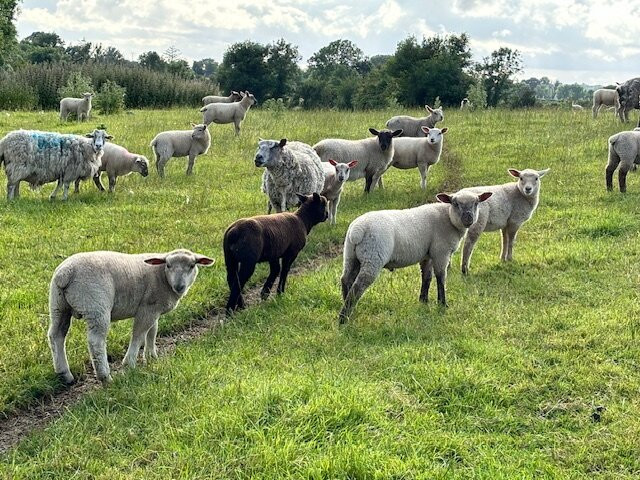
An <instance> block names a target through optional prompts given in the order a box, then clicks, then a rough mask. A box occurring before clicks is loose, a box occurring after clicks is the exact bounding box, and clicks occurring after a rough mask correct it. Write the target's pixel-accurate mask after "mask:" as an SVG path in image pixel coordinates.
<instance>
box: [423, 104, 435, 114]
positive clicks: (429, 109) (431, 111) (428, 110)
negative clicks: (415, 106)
mask: <svg viewBox="0 0 640 480" xmlns="http://www.w3.org/2000/svg"><path fill="white" fill-rule="evenodd" d="M424 108H426V109H427V112H429V113H433V108H431V107H430V106H429V105H425V106H424Z"/></svg>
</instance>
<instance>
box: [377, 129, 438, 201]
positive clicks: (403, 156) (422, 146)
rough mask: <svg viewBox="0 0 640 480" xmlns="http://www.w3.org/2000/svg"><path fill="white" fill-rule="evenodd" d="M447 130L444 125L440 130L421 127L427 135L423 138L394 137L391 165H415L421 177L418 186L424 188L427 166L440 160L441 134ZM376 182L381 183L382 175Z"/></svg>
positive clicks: (406, 167) (399, 166) (403, 166)
mask: <svg viewBox="0 0 640 480" xmlns="http://www.w3.org/2000/svg"><path fill="white" fill-rule="evenodd" d="M448 130H449V129H448V128H446V127H445V128H443V129H442V130H440V129H439V128H427V127H422V131H423V132H424V133H425V134H426V135H427V136H426V137H425V138H413V137H400V138H397V139H395V140H394V142H393V148H394V150H393V161H392V162H391V166H392V167H395V168H399V169H401V170H406V169H409V168H416V167H417V168H418V170H419V171H420V177H421V181H420V187H421V188H422V189H423V190H425V189H426V188H427V173H428V172H429V167H431V166H432V165H435V164H436V163H438V162H439V161H440V154H441V153H442V144H443V142H444V136H443V135H444V134H445V133H447V131H448ZM378 183H379V184H381V183H382V177H380V181H379V182H378Z"/></svg>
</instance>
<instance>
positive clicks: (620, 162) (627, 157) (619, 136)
mask: <svg viewBox="0 0 640 480" xmlns="http://www.w3.org/2000/svg"><path fill="white" fill-rule="evenodd" d="M639 127H640V121H639V122H638V127H636V128H634V129H633V130H631V131H627V132H620V133H616V134H615V135H611V136H610V137H609V162H608V163H607V168H606V170H605V181H606V184H607V190H609V191H611V190H613V173H614V172H615V171H616V168H618V166H620V170H618V183H619V184H620V192H622V193H625V192H626V191H627V173H629V171H630V170H635V169H636V167H637V165H638V164H639V163H640V128H639Z"/></svg>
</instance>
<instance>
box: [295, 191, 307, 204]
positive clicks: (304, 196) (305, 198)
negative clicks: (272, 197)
mask: <svg viewBox="0 0 640 480" xmlns="http://www.w3.org/2000/svg"><path fill="white" fill-rule="evenodd" d="M296 196H297V197H298V200H299V201H300V205H302V204H303V203H304V202H306V201H307V196H306V195H303V194H301V193H296Z"/></svg>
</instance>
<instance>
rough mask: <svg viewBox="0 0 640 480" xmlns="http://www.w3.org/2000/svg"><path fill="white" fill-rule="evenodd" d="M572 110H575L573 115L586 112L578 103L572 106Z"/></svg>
mask: <svg viewBox="0 0 640 480" xmlns="http://www.w3.org/2000/svg"><path fill="white" fill-rule="evenodd" d="M571 110H573V113H578V112H581V111H583V110H584V107H583V106H582V105H578V104H577V103H572V104H571Z"/></svg>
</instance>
